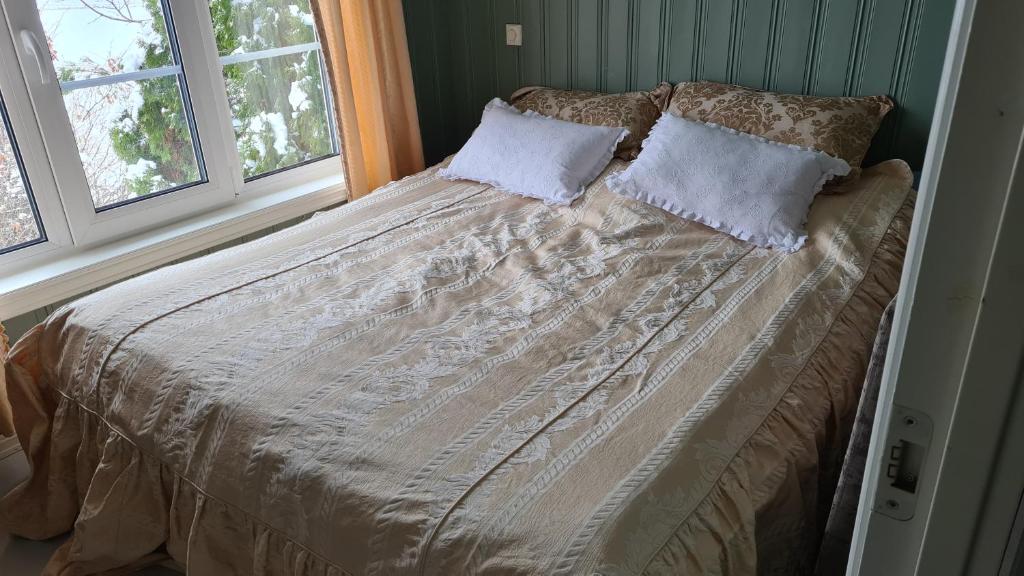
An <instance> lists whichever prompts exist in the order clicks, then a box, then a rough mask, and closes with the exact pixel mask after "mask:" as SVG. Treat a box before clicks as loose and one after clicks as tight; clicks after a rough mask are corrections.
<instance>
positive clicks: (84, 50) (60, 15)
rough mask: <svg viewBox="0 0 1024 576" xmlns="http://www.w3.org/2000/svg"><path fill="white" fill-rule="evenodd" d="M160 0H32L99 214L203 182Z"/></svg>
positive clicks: (192, 124)
mask: <svg viewBox="0 0 1024 576" xmlns="http://www.w3.org/2000/svg"><path fill="white" fill-rule="evenodd" d="M165 5H166V0H165V1H163V2H161V0H39V3H38V6H39V13H40V16H41V19H42V22H43V28H44V30H45V32H46V37H47V42H48V43H49V45H50V46H51V56H52V58H53V63H54V67H55V69H56V71H57V76H58V78H60V84H61V89H62V91H63V94H64V105H65V107H66V108H67V112H68V118H69V119H70V121H71V128H72V130H73V131H74V133H75V142H76V144H78V152H79V156H80V157H81V160H82V166H83V167H84V169H85V174H86V179H87V180H88V183H89V189H90V192H91V194H92V199H93V204H94V205H95V208H96V209H97V210H101V209H104V208H111V207H114V206H118V205H120V204H123V203H125V202H129V201H133V200H138V199H139V198H142V197H145V196H148V195H152V194H157V193H162V192H167V191H169V190H174V189H177V188H180V187H182V186H187V185H191V184H195V183H197V182H201V181H204V180H205V173H204V170H203V166H202V156H201V154H200V152H199V150H198V148H197V142H196V138H195V137H194V130H193V128H194V120H193V119H192V111H191V107H190V106H189V105H188V99H187V97H186V96H187V94H185V93H183V91H182V86H184V81H183V78H184V76H183V73H182V70H181V67H180V61H179V59H178V58H177V56H176V52H175V44H174V39H173V37H172V36H171V35H169V34H168V30H169V29H170V30H173V26H170V27H168V26H167V23H166V22H165Z"/></svg>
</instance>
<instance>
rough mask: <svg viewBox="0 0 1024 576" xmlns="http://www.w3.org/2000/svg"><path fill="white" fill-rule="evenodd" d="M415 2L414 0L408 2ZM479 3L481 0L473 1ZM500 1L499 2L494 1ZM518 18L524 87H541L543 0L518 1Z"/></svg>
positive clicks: (544, 72)
mask: <svg viewBox="0 0 1024 576" xmlns="http://www.w3.org/2000/svg"><path fill="white" fill-rule="evenodd" d="M408 1H413V2H415V1H416V0H408ZM474 1H477V2H479V1H481V0H474ZM496 1H499V2H500V1H501V0H496ZM519 2H520V10H521V14H520V18H522V25H523V46H522V48H520V49H519V50H520V52H521V54H522V61H521V65H522V67H523V85H524V86H542V85H544V84H545V83H546V78H547V70H546V62H547V58H546V57H545V47H544V43H545V34H544V30H545V23H544V8H545V0H519Z"/></svg>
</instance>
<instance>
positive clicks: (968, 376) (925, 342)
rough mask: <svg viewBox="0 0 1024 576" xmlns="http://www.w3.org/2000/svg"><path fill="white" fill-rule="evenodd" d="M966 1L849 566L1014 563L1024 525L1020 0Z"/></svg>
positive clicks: (984, 570)
mask: <svg viewBox="0 0 1024 576" xmlns="http://www.w3.org/2000/svg"><path fill="white" fill-rule="evenodd" d="M956 10H957V12H956V15H955V17H954V23H953V31H952V37H951V42H950V46H949V51H948V53H947V61H946V69H945V72H944V74H943V80H942V85H941V88H940V94H939V105H938V107H937V110H936V117H935V121H934V123H933V127H932V139H931V142H930V144H929V150H928V156H927V159H926V161H925V169H924V174H923V179H922V184H921V191H920V195H919V197H918V205H917V212H916V214H915V223H914V229H913V231H912V233H911V241H910V245H909V247H908V254H907V260H906V266H905V269H904V274H903V284H902V286H903V287H902V289H901V292H900V297H899V301H898V307H897V312H896V316H895V320H894V331H893V338H892V340H891V343H890V347H889V358H890V361H889V363H888V365H887V366H886V370H885V374H884V375H883V381H882V392H881V396H880V399H879V409H878V414H877V418H876V422H877V425H876V429H875V433H874V435H873V437H872V442H871V448H870V454H869V460H868V466H867V470H866V472H865V481H864V486H865V487H864V491H863V493H862V494H861V502H860V504H861V506H860V511H859V515H858V520H857V527H856V529H855V532H854V543H853V550H852V552H851V558H850V564H849V570H848V573H849V574H858V575H863V576H874V575H883V574H884V575H894V576H898V575H903V574H922V575H929V576H931V575H942V574H993V575H995V574H1000V573H1002V574H1008V573H1009V563H1011V562H1013V560H1014V549H1015V544H1014V545H1009V546H1008V543H1009V542H1010V540H1011V532H1019V531H1020V529H1021V526H1020V525H1019V524H1018V526H1017V529H1016V530H1013V524H1014V518H1015V517H1016V516H1017V511H1018V504H1019V502H1020V495H1021V487H1022V486H1024V452H1022V451H1021V449H1022V447H1024V426H1021V424H1022V422H1021V418H1015V417H1013V415H1014V414H1019V415H1024V410H1022V406H1024V398H1021V396H1022V395H1024V394H1016V393H1015V392H1016V391H1017V390H1018V388H1019V386H1018V383H1019V382H1020V369H1021V359H1022V357H1024V356H1022V352H1024V158H1022V150H1021V143H1022V137H1024V35H1022V32H1021V31H1022V30H1024V2H1022V1H1020V0H1007V1H1000V0H961V1H960V2H959V3H958V4H957V8H956ZM1011 424H1012V425H1011ZM1017 539H1018V540H1019V536H1017ZM1015 542H1016V541H1015Z"/></svg>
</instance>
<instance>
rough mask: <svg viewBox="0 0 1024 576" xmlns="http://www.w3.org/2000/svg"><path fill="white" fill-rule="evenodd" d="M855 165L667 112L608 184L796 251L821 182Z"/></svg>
mask: <svg viewBox="0 0 1024 576" xmlns="http://www.w3.org/2000/svg"><path fill="white" fill-rule="evenodd" d="M849 171H850V166H849V165H847V163H846V162H844V161H843V160H839V159H837V158H833V157H831V156H829V155H828V154H825V153H824V152H818V151H816V150H812V149H810V148H801V147H799V146H792V145H789V144H781V143H778V142H772V141H770V140H766V139H764V138H761V137H760V136H753V135H750V134H746V133H743V132H737V131H736V130H733V129H731V128H725V127H723V126H718V125H717V124H704V123H702V122H694V121H691V120H686V119H683V118H679V117H677V116H673V115H671V114H668V113H665V114H662V116H661V118H660V119H659V120H658V122H657V124H655V125H654V128H653V129H651V134H650V136H648V137H647V139H646V140H645V141H644V145H643V149H642V150H641V152H640V156H638V157H637V159H636V160H635V161H634V162H633V163H632V164H631V165H630V166H629V167H628V168H626V169H625V170H623V171H621V172H616V173H615V174H612V175H610V176H609V177H608V179H607V183H608V187H609V188H610V189H611V190H612V191H614V192H616V193H618V194H621V195H623V196H628V197H630V198H636V199H637V200H642V201H644V202H647V203H648V204H651V205H654V206H657V207H659V208H662V209H664V210H667V211H669V212H671V213H673V214H676V215H678V216H681V217H683V218H688V219H690V220H696V221H698V222H701V223H703V224H706V225H708V226H710V227H712V228H714V229H716V230H720V231H722V232H726V233H728V234H731V235H733V236H735V237H737V238H739V239H740V240H747V241H749V242H752V243H754V244H756V245H758V246H761V247H764V248H771V247H774V248H778V249H781V250H784V251H786V252H796V251H797V250H799V249H800V248H801V247H802V246H803V244H804V241H805V240H806V239H807V233H806V232H805V231H804V224H805V223H806V222H807V212H808V210H810V206H811V201H812V200H814V195H815V194H817V193H818V192H819V191H820V190H821V187H822V186H823V185H824V184H825V182H827V181H828V180H830V179H831V178H833V177H835V176H843V175H845V174H847V173H848V172H849Z"/></svg>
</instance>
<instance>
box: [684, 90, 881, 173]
mask: <svg viewBox="0 0 1024 576" xmlns="http://www.w3.org/2000/svg"><path fill="white" fill-rule="evenodd" d="M892 108H893V102H892V100H890V99H889V97H888V96H865V97H825V96H801V95H796V94H779V93H776V92H764V91H761V90H754V89H752V88H744V87H742V86H733V85H729V84H718V83H716V82H681V83H679V84H676V87H675V89H674V90H673V91H672V98H671V100H670V101H669V104H668V111H669V112H670V113H672V114H674V115H676V116H682V117H683V118H688V119H690V120H699V121H701V122H711V123H714V124H720V125H722V126H726V127H728V128H732V129H733V130H739V131H741V132H747V133H749V134H754V135H757V136H762V137H764V138H768V139H769V140H774V141H776V142H782V143H784V144H794V145H796V146H803V147H807V148H814V149H815V150H820V151H822V152H825V153H826V154H829V155H831V156H835V157H836V158H842V159H843V160H846V163H847V164H849V165H850V166H851V167H852V168H853V170H852V171H851V173H850V176H848V177H847V180H849V179H852V178H856V176H857V175H859V173H860V165H861V162H863V161H864V156H865V155H866V154H867V152H868V147H870V146H871V139H872V138H873V137H874V136H875V132H877V131H878V127H879V126H880V125H881V123H882V118H884V117H885V115H886V114H887V113H888V112H889V111H890V110H892Z"/></svg>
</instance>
